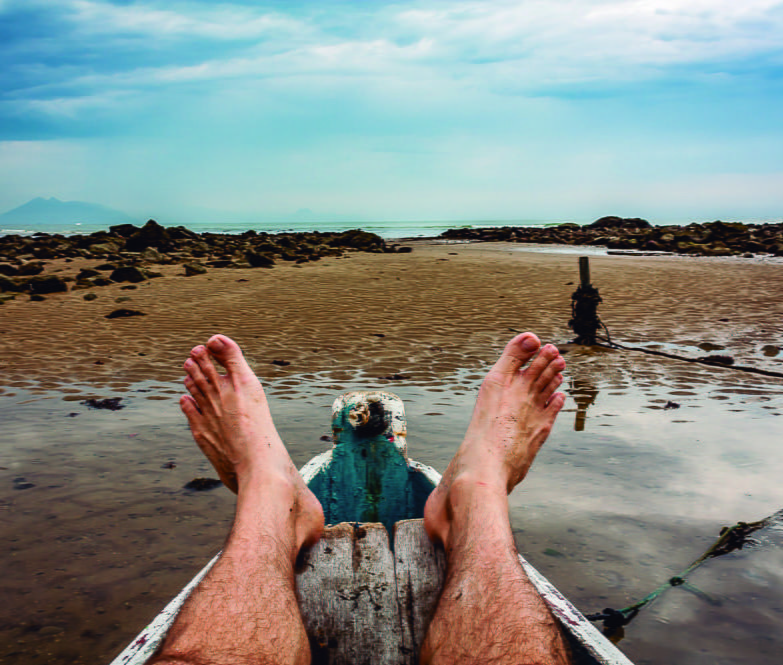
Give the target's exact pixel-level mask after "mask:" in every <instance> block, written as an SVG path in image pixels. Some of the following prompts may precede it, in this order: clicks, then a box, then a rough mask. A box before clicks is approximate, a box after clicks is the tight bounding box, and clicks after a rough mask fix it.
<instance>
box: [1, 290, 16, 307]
mask: <svg viewBox="0 0 783 665" xmlns="http://www.w3.org/2000/svg"><path fill="white" fill-rule="evenodd" d="M15 298H16V294H13V293H4V294H2V295H0V305H5V304H6V303H7V302H8V301H9V300H14V299H15Z"/></svg>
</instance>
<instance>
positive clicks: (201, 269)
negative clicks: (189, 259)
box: [182, 263, 207, 277]
mask: <svg viewBox="0 0 783 665" xmlns="http://www.w3.org/2000/svg"><path fill="white" fill-rule="evenodd" d="M182 267H183V268H184V269H185V277H193V275H203V274H205V273H206V272H207V269H206V267H205V266H203V265H201V264H200V263H185V264H183V265H182Z"/></svg>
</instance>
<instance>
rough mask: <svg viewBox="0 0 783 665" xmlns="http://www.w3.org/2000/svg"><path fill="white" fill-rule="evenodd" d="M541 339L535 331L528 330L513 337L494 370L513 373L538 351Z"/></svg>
mask: <svg viewBox="0 0 783 665" xmlns="http://www.w3.org/2000/svg"><path fill="white" fill-rule="evenodd" d="M540 346H541V341H540V340H539V339H538V337H536V336H535V335H534V334H533V333H530V332H526V333H522V334H521V335H517V336H516V337H515V338H514V339H512V340H511V341H510V342H509V343H508V344H506V348H505V349H503V353H502V354H501V356H500V359H499V360H498V361H497V362H496V363H495V366H494V367H493V370H495V371H497V372H501V373H502V374H513V373H514V372H516V371H517V370H519V368H520V367H522V365H524V364H525V363H526V362H527V361H528V360H530V358H532V357H533V354H534V353H535V352H536V351H538V349H539V347H540Z"/></svg>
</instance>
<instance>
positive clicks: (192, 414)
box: [180, 335, 324, 551]
mask: <svg viewBox="0 0 783 665" xmlns="http://www.w3.org/2000/svg"><path fill="white" fill-rule="evenodd" d="M211 358H215V359H216V360H217V361H218V363H220V365H222V366H223V367H224V368H225V370H226V374H225V375H221V374H219V373H218V371H217V369H216V368H215V365H214V364H213V363H212V360H211ZM184 367H185V371H186V372H187V376H186V377H185V387H186V388H187V389H188V392H189V393H190V394H189V395H183V396H182V398H181V399H180V407H181V408H182V411H183V412H184V414H185V415H186V416H187V419H188V423H189V425H190V429H191V432H192V433H193V438H194V439H195V441H196V443H197V444H198V446H199V448H201V450H202V452H203V453H204V454H205V455H206V456H207V459H209V461H210V462H211V463H212V466H214V467H215V470H216V471H217V472H218V475H219V476H220V479H221V480H222V481H223V483H224V484H225V485H226V486H227V487H228V488H229V489H230V490H232V491H233V492H237V493H238V494H239V495H240V499H241V498H242V497H243V494H244V495H246V494H247V493H248V492H252V491H260V492H262V493H263V495H264V496H263V499H262V500H263V501H264V502H265V506H266V508H267V509H269V510H271V509H272V508H274V507H275V506H277V504H279V506H277V507H280V508H281V509H282V513H281V514H285V515H286V516H287V515H288V513H289V512H291V513H293V514H292V515H291V516H292V517H293V518H294V521H295V525H294V528H295V537H296V544H297V551H298V550H299V548H300V547H302V546H303V545H311V544H312V543H314V542H315V541H316V540H318V538H319V537H320V535H321V532H322V531H323V525H324V516H323V510H322V508H321V504H320V502H319V501H318V499H317V498H316V497H315V495H314V494H313V493H312V492H311V491H310V490H309V489H308V487H307V486H306V485H305V483H304V481H303V480H302V477H301V476H300V475H299V472H298V471H297V469H296V467H295V466H294V463H293V462H292V461H291V457H290V456H289V455H288V451H287V450H286V448H285V445H284V444H283V441H282V440H281V439H280V436H279V435H278V433H277V429H276V428H275V425H274V423H273V422H272V416H271V414H270V412H269V405H268V403H267V399H266V395H265V394H264V389H263V388H262V387H261V384H260V382H259V381H258V379H257V378H256V376H255V374H253V371H252V370H251V369H250V367H249V366H248V364H247V362H246V361H245V358H244V356H243V355H242V351H241V350H240V348H239V346H238V345H237V343H236V342H234V340H232V339H230V338H229V337H226V336H225V335H215V336H213V337H211V338H210V340H209V341H208V342H207V345H206V347H205V346H197V347H195V348H194V349H193V350H192V351H191V352H190V358H188V360H186V361H185V366H184ZM257 499H258V497H253V500H254V501H255V500H257ZM291 506H293V508H291Z"/></svg>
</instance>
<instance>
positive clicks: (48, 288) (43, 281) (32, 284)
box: [24, 275, 68, 294]
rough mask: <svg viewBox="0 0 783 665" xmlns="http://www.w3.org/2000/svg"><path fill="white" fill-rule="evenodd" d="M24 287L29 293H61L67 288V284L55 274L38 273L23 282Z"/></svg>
mask: <svg viewBox="0 0 783 665" xmlns="http://www.w3.org/2000/svg"><path fill="white" fill-rule="evenodd" d="M24 288H25V290H27V291H29V292H30V293H38V294H41V293H63V292H65V291H67V290H68V284H66V283H65V281H64V280H63V279H62V277H58V276H57V275H48V276H46V275H39V276H37V277H33V278H31V279H29V280H28V281H27V282H25V284H24Z"/></svg>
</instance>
